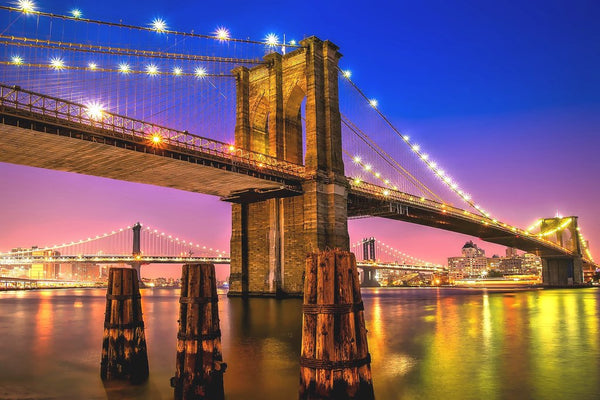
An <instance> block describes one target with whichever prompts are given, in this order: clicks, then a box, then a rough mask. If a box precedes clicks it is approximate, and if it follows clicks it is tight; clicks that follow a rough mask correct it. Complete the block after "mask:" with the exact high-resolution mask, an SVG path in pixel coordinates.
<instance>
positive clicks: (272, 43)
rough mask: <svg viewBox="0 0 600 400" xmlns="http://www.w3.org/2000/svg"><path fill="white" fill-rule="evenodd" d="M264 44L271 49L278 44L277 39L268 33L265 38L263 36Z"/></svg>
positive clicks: (274, 35)
mask: <svg viewBox="0 0 600 400" xmlns="http://www.w3.org/2000/svg"><path fill="white" fill-rule="evenodd" d="M265 43H266V44H267V45H268V46H271V47H273V46H277V43H279V37H278V36H277V35H276V34H274V33H269V34H268V35H267V36H265Z"/></svg>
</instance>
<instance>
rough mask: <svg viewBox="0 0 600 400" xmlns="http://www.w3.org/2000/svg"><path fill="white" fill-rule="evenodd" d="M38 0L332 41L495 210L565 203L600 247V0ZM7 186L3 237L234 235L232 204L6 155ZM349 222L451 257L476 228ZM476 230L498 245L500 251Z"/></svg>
mask: <svg viewBox="0 0 600 400" xmlns="http://www.w3.org/2000/svg"><path fill="white" fill-rule="evenodd" d="M4 4H7V3H4ZM36 4H37V5H38V8H39V9H40V10H42V11H49V12H56V13H66V12H68V10H70V9H71V8H74V7H77V8H80V9H81V10H82V11H83V13H84V16H85V17H87V18H93V19H100V20H108V21H115V22H118V21H119V20H122V21H123V22H124V23H128V24H133V25H147V24H148V23H149V22H150V21H151V20H152V19H153V18H156V17H161V18H164V19H165V20H166V21H167V23H168V25H169V27H170V28H172V29H175V30H179V31H191V30H192V29H193V30H194V31H195V32H197V33H206V34H210V33H211V32H213V31H214V30H215V28H216V27H217V26H225V27H227V28H229V30H230V31H231V33H232V35H233V36H234V37H243V38H245V37H250V38H252V39H256V40H262V39H263V38H264V37H265V35H266V34H267V33H270V32H275V33H277V34H279V36H280V37H281V36H283V34H285V35H286V38H288V39H291V38H294V39H301V38H302V37H307V36H312V35H315V36H318V37H320V38H321V39H329V40H331V41H332V42H334V43H336V44H337V45H338V46H339V47H340V52H341V53H342V54H343V58H342V60H341V62H340V66H341V67H342V68H349V69H351V70H352V79H353V81H355V82H356V83H357V84H358V85H359V86H360V87H361V89H362V90H363V91H364V92H365V93H367V95H368V96H373V97H376V98H377V99H378V100H379V108H380V109H381V110H382V111H383V112H384V113H385V114H386V115H387V116H388V117H389V118H390V119H391V120H392V121H393V122H394V123H395V125H396V126H397V127H399V128H400V129H401V130H402V131H403V132H407V133H409V134H410V135H411V137H414V138H416V139H417V140H418V142H419V144H421V146H422V147H423V148H424V149H426V150H427V152H428V153H429V154H431V155H432V156H434V157H435V158H436V159H437V160H439V162H440V164H442V165H443V166H444V168H445V169H446V170H447V171H449V172H450V173H451V174H452V175H453V176H454V177H455V178H456V180H457V181H458V182H459V183H460V184H461V186H462V187H463V188H466V189H467V190H468V191H469V192H470V193H471V194H472V195H473V197H474V198H476V199H478V201H479V202H480V203H481V204H482V205H484V206H485V207H486V209H488V210H489V211H491V212H492V213H493V214H494V215H497V216H499V217H500V219H502V220H504V221H506V222H509V223H513V224H516V225H519V226H521V227H527V226H528V225H529V224H530V223H531V222H533V221H534V220H535V219H536V218H538V217H542V216H553V215H554V214H555V213H556V212H557V211H559V212H560V213H562V214H563V215H578V216H579V217H580V226H581V227H582V230H583V232H584V233H585V234H586V237H587V238H588V239H589V240H590V245H591V251H592V254H593V255H594V256H596V257H597V258H600V251H599V250H598V248H599V246H600V213H599V212H598V211H597V207H596V201H597V199H598V198H599V197H600V189H599V187H598V176H599V173H600V159H599V158H598V152H599V151H600V139H599V136H598V134H599V133H600V132H599V131H600V75H599V72H600V24H599V23H598V21H600V2H598V1H582V0H575V1H526V2H524V1H501V2H499V1H452V2H449V1H419V2H417V1H411V2H405V1H393V2H392V1H388V2H352V1H350V2H348V1H346V2H338V1H326V2H322V1H319V2H317V1H302V2H290V3H286V2H260V3H256V2H249V1H244V2H237V1H221V2H198V1H177V2H167V1H154V0H151V1H144V2H143V6H141V4H142V3H140V2H134V1H127V0H124V1H118V2H117V1H114V0H108V1H102V2H97V1H94V2H91V1H78V2H70V1H67V2H64V1H50V0H45V1H37V2H36ZM0 184H1V185H2V187H4V188H8V187H10V188H12V189H11V190H9V191H6V192H5V193H4V194H3V195H2V197H1V200H0V201H2V203H1V204H2V207H1V209H0V226H1V227H2V231H1V232H0V250H6V249H8V248H10V247H14V246H30V245H32V244H39V245H44V244H52V243H54V242H62V241H64V240H73V239H78V238H79V237H80V236H81V237H84V236H86V237H87V236H88V234H92V233H101V232H102V231H104V230H105V229H111V228H114V227H115V226H121V225H124V224H129V223H132V222H135V221H136V220H141V221H145V222H146V223H147V224H150V225H154V226H158V227H161V228H163V229H164V230H165V231H168V232H173V233H177V234H178V235H179V236H180V237H183V238H188V239H190V240H194V241H195V242H204V243H206V244H207V245H210V246H213V247H218V248H226V247H228V241H229V229H230V216H229V205H228V204H223V203H221V202H219V201H218V200H217V199H216V198H211V197H208V196H203V195H198V194H192V193H183V192H179V191H175V190H171V189H166V188H156V187H152V186H144V185H139V184H131V183H123V182H115V181H109V180H106V179H101V178H92V177H86V176H77V175H73V174H66V173H59V172H56V171H42V170H37V169H32V168H26V167H18V166H14V165H8V164H0ZM73 202H75V203H76V204H78V205H81V206H76V207H73ZM90 210H94V211H93V213H92V214H91V215H90ZM59 221H60V223H59ZM64 226H69V229H68V230H66V229H64ZM207 227H211V229H210V231H207ZM32 230H34V231H33V232H32ZM350 234H351V240H352V241H357V240H360V239H361V238H362V237H363V236H376V237H378V238H380V239H382V240H384V241H385V242H386V243H389V244H391V245H393V246H394V247H395V248H397V249H400V250H403V251H405V252H407V253H409V254H413V255H415V256H417V257H419V258H424V259H428V260H431V261H434V262H444V263H445V259H446V257H448V256H452V255H456V254H458V253H459V251H460V247H462V244H463V243H464V242H465V241H466V240H469V238H468V237H466V236H462V235H457V234H452V233H446V232H439V231H435V230H432V229H430V228H424V227H419V226H412V225H408V224H403V223H398V222H393V221H382V220H378V219H369V220H358V221H352V222H351V223H350ZM55 239H56V240H55ZM478 243H480V246H482V247H483V248H484V249H486V250H488V254H489V255H491V254H492V253H500V252H503V249H502V248H499V247H496V246H493V245H491V244H487V243H483V242H478ZM432 247H435V249H433V248H432ZM146 273H148V275H151V276H157V275H161V273H160V272H159V271H150V270H147V271H145V273H144V275H146ZM221 273H222V274H226V271H222V272H221ZM175 274H176V273H175Z"/></svg>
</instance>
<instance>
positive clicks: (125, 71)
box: [119, 63, 131, 74]
mask: <svg viewBox="0 0 600 400" xmlns="http://www.w3.org/2000/svg"><path fill="white" fill-rule="evenodd" d="M119 72H121V73H122V74H128V73H130V72H131V67H130V66H129V64H126V63H121V64H119Z"/></svg>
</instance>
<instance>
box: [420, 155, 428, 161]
mask: <svg viewBox="0 0 600 400" xmlns="http://www.w3.org/2000/svg"><path fill="white" fill-rule="evenodd" d="M421 158H422V159H423V160H427V159H428V158H429V155H427V154H421Z"/></svg>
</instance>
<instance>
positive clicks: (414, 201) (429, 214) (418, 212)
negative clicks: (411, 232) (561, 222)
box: [348, 185, 593, 265]
mask: <svg viewBox="0 0 600 400" xmlns="http://www.w3.org/2000/svg"><path fill="white" fill-rule="evenodd" d="M371 186H374V185H371ZM380 189H381V190H382V189H383V188H380ZM381 190H379V193H381ZM348 216H349V217H359V216H374V217H381V218H387V219H393V220H398V221H406V222H411V223H415V224H419V225H426V226H431V227H434V228H438V229H444V230H447V231H452V232H457V233H463V234H466V235H470V236H475V237H479V238H481V239H482V240H484V241H486V242H490V243H495V244H500V245H503V246H507V247H515V248H518V249H520V250H523V251H527V252H530V253H533V254H536V255H538V256H542V257H573V254H572V253H571V252H569V251H568V250H566V249H564V248H561V247H560V246H558V245H556V244H553V243H551V242H549V241H544V240H541V239H538V238H536V237H534V236H532V235H527V234H526V233H525V232H524V231H521V230H515V231H513V229H512V228H511V227H508V226H505V225H503V224H502V223H499V222H498V223H494V222H492V221H487V220H485V219H483V217H480V216H477V215H475V214H472V213H468V212H466V211H464V210H460V209H456V208H453V207H450V206H445V205H442V204H438V203H434V202H432V201H429V200H425V201H421V200H420V199H419V198H416V197H414V196H411V195H408V194H404V193H390V195H389V196H387V197H384V196H382V195H381V194H378V193H377V191H374V190H370V189H369V188H360V187H351V189H350V193H349V195H348ZM584 262H585V263H588V264H590V265H593V263H591V262H590V261H589V260H586V259H585V258H584Z"/></svg>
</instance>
